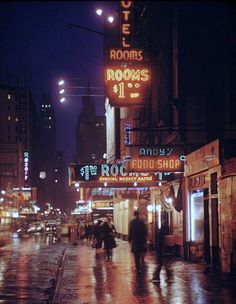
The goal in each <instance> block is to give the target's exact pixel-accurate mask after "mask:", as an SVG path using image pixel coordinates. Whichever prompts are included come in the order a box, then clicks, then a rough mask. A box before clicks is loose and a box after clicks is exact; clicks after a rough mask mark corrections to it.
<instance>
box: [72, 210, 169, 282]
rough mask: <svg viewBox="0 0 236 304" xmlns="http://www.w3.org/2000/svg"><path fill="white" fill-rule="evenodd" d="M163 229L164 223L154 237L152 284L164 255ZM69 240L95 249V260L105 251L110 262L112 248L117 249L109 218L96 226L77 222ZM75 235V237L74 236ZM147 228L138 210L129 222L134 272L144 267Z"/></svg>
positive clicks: (157, 277) (157, 279) (155, 279)
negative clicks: (154, 257)
mask: <svg viewBox="0 0 236 304" xmlns="http://www.w3.org/2000/svg"><path fill="white" fill-rule="evenodd" d="M164 228H165V223H164V222H162V225H161V227H160V229H157V231H156V233H155V236H156V239H155V252H156V259H157V268H156V271H155V272H154V275H153V282H156V281H159V277H160V271H161V268H162V265H163V255H164V234H165V233H164ZM70 230H71V231H70V235H71V240H72V241H73V242H75V239H77V240H81V239H84V240H85V241H86V243H87V245H90V244H91V245H92V246H93V247H94V248H95V251H96V253H95V256H96V259H100V258H101V257H102V256H103V249H104V250H105V254H106V260H107V261H111V260H112V251H113V248H115V247H117V244H116V240H115V235H116V229H115V226H114V224H113V223H112V220H111V218H107V219H105V220H101V219H99V220H98V221H97V223H96V224H94V223H93V222H92V221H90V222H79V223H78V225H77V229H76V225H72V226H71V229H70ZM76 234H77V235H76ZM147 237H148V228H147V224H146V222H145V221H144V220H143V219H142V218H141V215H140V213H139V211H138V210H136V211H134V213H133V219H132V220H131V221H130V222H129V227H128V241H129V242H130V244H131V252H132V253H133V256H134V262H135V268H136V272H137V273H140V272H141V270H142V268H143V266H144V259H145V254H146V252H147Z"/></svg>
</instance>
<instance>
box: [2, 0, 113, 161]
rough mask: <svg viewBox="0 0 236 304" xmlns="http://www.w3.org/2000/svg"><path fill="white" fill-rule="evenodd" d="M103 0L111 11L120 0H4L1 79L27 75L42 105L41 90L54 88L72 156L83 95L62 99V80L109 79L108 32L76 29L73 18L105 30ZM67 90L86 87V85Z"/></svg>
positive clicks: (62, 146)
mask: <svg viewBox="0 0 236 304" xmlns="http://www.w3.org/2000/svg"><path fill="white" fill-rule="evenodd" d="M99 5H102V6H103V7H105V10H106V12H108V11H114V10H115V7H116V6H115V2H106V1H104V2H103V1H100V2H99V1H28V2H27V1H22V2H13V1H10V2H9V1H7V2H0V81H1V82H7V80H8V78H9V76H10V79H11V81H12V82H14V81H15V80H14V79H16V77H17V76H20V77H21V79H23V77H24V78H25V79H26V80H27V83H28V84H29V87H30V89H31V90H32V93H33V97H34V100H35V104H36V106H37V108H38V106H39V102H40V96H41V93H43V92H45V93H51V94H52V97H53V102H54V105H55V109H56V119H57V148H58V149H59V150H62V151H63V152H64V154H65V158H66V160H67V161H70V160H71V158H72V155H73V153H74V151H75V142H74V133H75V124H76V119H77V115H78V113H79V111H80V106H81V102H80V97H70V98H68V102H67V103H64V104H61V103H60V102H59V97H58V95H57V91H58V86H57V82H58V80H59V79H60V77H65V79H66V80H67V83H68V85H71V84H72V85H77V86H86V85H87V84H88V79H89V80H90V86H102V85H103V61H102V58H103V53H102V52H103V50H102V35H99V34H96V33H93V32H90V31H85V30H82V29H79V28H71V29H70V28H69V26H68V24H70V23H74V24H78V25H80V26H84V27H87V28H89V29H95V30H97V31H102V20H101V17H99V16H97V15H96V14H95V9H96V7H97V6H99ZM72 78H79V79H74V80H72ZM72 81H73V83H72ZM67 92H68V94H72V95H78V94H83V93H85V91H84V90H82V89H73V90H72V89H70V90H67ZM93 93H98V91H96V92H95V91H93ZM99 93H101V92H100V91H99ZM94 100H95V101H96V105H97V114H99V115H101V114H103V113H104V102H103V98H96V97H94Z"/></svg>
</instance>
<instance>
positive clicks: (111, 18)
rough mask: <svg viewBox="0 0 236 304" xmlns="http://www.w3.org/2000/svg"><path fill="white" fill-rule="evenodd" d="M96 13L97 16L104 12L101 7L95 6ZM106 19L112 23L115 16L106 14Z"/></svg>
mask: <svg viewBox="0 0 236 304" xmlns="http://www.w3.org/2000/svg"><path fill="white" fill-rule="evenodd" d="M96 14H97V15H98V16H102V15H103V14H104V12H103V9H102V8H97V9H96ZM106 19H107V21H108V22H110V23H113V22H114V20H115V18H114V16H113V15H112V14H109V15H107V16H106Z"/></svg>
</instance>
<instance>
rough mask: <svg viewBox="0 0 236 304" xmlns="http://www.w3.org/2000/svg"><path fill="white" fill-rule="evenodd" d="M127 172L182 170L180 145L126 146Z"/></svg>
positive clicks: (182, 157) (183, 157) (183, 158)
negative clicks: (127, 157)
mask: <svg viewBox="0 0 236 304" xmlns="http://www.w3.org/2000/svg"><path fill="white" fill-rule="evenodd" d="M125 150H126V155H128V156H129V161H127V162H126V170H127V171H128V172H183V171H184V160H185V156H184V155H183V154H184V151H183V148H182V147H173V146H126V147H125Z"/></svg>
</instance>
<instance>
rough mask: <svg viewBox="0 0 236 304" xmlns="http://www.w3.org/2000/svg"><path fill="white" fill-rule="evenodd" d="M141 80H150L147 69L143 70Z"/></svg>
mask: <svg viewBox="0 0 236 304" xmlns="http://www.w3.org/2000/svg"><path fill="white" fill-rule="evenodd" d="M141 80H142V81H148V80H149V72H148V70H147V69H143V70H141Z"/></svg>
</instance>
